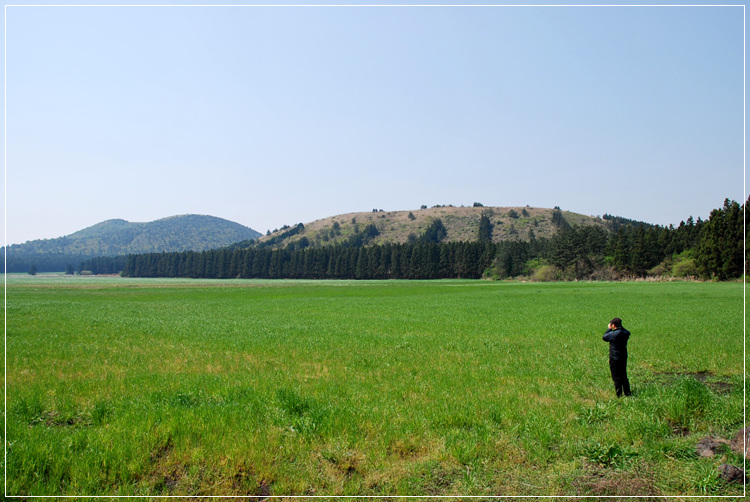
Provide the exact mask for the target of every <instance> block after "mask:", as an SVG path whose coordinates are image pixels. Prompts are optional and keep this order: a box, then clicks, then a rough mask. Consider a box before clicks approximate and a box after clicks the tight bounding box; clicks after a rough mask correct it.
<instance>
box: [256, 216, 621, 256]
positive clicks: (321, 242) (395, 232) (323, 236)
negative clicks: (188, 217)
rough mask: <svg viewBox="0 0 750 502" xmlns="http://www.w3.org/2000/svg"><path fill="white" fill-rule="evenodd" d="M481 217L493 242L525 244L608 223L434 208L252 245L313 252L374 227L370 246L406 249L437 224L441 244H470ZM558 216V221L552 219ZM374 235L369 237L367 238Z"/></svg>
mask: <svg viewBox="0 0 750 502" xmlns="http://www.w3.org/2000/svg"><path fill="white" fill-rule="evenodd" d="M482 215H486V216H487V217H488V218H489V221H490V223H491V225H492V241H493V242H501V241H507V240H529V239H530V238H531V236H533V237H535V238H542V237H552V236H553V235H555V234H556V233H557V231H558V230H559V228H560V226H561V224H562V225H565V224H566V223H567V224H568V225H600V226H602V227H604V228H609V227H610V224H609V222H608V221H606V220H604V219H602V218H600V217H594V216H585V215H582V214H577V213H573V212H570V211H561V210H559V209H557V208H556V209H546V208H534V207H528V206H526V207H484V206H481V207H454V206H435V207H432V208H424V209H419V210H416V209H415V210H413V211H372V212H360V213H348V214H340V215H337V216H331V217H328V218H323V219H320V220H316V221H313V222H311V223H306V224H304V225H297V226H293V227H288V226H287V227H284V228H282V229H281V230H277V231H275V232H273V233H272V234H270V235H266V236H263V237H260V238H259V239H257V240H256V241H255V242H254V243H253V245H254V246H256V247H267V248H271V249H277V248H283V247H286V246H289V245H290V244H293V243H296V242H304V243H305V245H309V246H313V247H318V246H325V245H330V244H336V243H340V244H343V243H345V242H347V241H349V240H350V239H351V238H352V236H355V235H356V234H358V233H361V232H364V231H365V230H366V229H367V228H368V226H370V225H374V226H375V228H376V229H377V235H375V236H373V237H372V238H371V239H370V240H368V242H369V243H370V244H385V243H387V242H389V243H405V242H409V241H410V240H414V239H416V238H418V237H420V236H421V235H422V234H424V232H425V231H426V230H427V228H428V227H429V226H430V225H431V224H432V223H433V222H434V221H436V220H438V219H439V220H440V221H442V223H443V225H444V226H445V229H446V232H447V233H446V236H445V238H444V239H443V241H445V242H452V241H475V240H477V238H478V232H479V223H480V219H481V217H482ZM556 215H557V216H556ZM371 233H374V232H371Z"/></svg>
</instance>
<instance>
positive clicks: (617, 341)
mask: <svg viewBox="0 0 750 502" xmlns="http://www.w3.org/2000/svg"><path fill="white" fill-rule="evenodd" d="M628 338H630V331H628V330H626V329H625V328H623V327H622V326H620V327H619V328H617V329H608V330H607V332H606V333H604V336H603V337H602V339H603V340H604V341H605V342H609V358H610V359H611V360H613V361H619V360H621V359H627V358H628Z"/></svg>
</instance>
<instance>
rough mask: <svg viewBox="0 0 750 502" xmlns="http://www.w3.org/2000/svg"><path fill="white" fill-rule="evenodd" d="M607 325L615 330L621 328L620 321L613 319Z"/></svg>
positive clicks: (616, 318) (617, 318)
mask: <svg viewBox="0 0 750 502" xmlns="http://www.w3.org/2000/svg"><path fill="white" fill-rule="evenodd" d="M609 324H611V325H613V326H614V327H615V328H622V319H620V318H619V317H615V318H614V319H612V320H611V321H610V322H609Z"/></svg>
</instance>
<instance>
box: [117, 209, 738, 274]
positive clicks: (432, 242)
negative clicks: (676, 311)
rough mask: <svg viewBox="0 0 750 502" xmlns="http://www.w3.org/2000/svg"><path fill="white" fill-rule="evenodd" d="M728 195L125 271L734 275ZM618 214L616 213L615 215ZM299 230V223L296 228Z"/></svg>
mask: <svg viewBox="0 0 750 502" xmlns="http://www.w3.org/2000/svg"><path fill="white" fill-rule="evenodd" d="M746 211H747V203H745V205H744V206H740V205H739V204H738V203H737V202H735V201H730V200H728V199H727V200H725V202H724V206H723V207H721V208H719V209H715V210H714V211H712V212H711V215H710V218H709V219H708V220H707V221H702V220H701V219H700V218H698V220H697V221H694V220H693V219H692V217H691V218H688V220H687V221H683V222H681V223H680V225H679V226H678V227H676V228H675V227H673V226H669V227H662V226H655V225H648V224H646V223H641V222H634V221H629V220H618V221H617V226H616V228H617V230H616V231H608V230H606V229H605V228H604V227H601V226H594V225H585V226H579V225H573V226H571V225H568V224H567V222H566V221H565V220H564V218H562V213H560V212H558V211H556V212H555V213H554V214H555V216H554V217H556V218H557V221H556V222H555V225H556V226H557V227H558V229H559V231H558V233H557V234H556V235H555V236H554V237H552V238H544V239H536V238H534V237H533V235H531V236H530V237H531V238H530V239H529V240H528V241H520V240H514V241H504V242H498V243H493V242H492V241H491V233H492V225H491V224H490V223H489V220H487V219H486V218H483V219H482V220H481V221H480V225H479V229H478V232H477V240H476V241H473V242H443V239H445V237H446V232H445V227H444V225H443V223H442V221H440V220H439V219H436V220H435V221H433V223H432V224H431V225H430V227H429V228H428V229H427V230H426V231H425V232H424V234H423V235H422V236H421V237H420V238H418V239H416V240H415V241H413V242H408V243H404V244H390V243H389V244H380V245H366V244H368V243H369V242H370V240H371V239H372V238H373V237H374V236H375V235H377V228H375V227H374V226H372V228H370V227H369V226H368V228H366V229H365V231H364V232H362V233H361V234H360V235H359V236H353V237H352V238H351V239H349V241H347V242H345V243H344V244H337V245H332V246H324V247H310V246H308V245H306V243H303V244H300V243H299V242H297V243H292V244H290V245H288V246H287V247H286V248H283V249H269V248H267V247H249V248H237V247H230V248H223V249H216V250H211V251H203V252H179V253H151V254H140V255H130V256H128V257H127V259H126V260H125V263H124V266H123V267H122V273H123V275H125V276H129V277H192V278H219V279H221V278H247V279H281V278H290V279H451V278H471V279H477V278H481V277H489V278H496V279H504V278H508V277H519V276H526V277H530V278H532V279H536V280H581V279H594V280H596V279H620V278H623V277H645V276H648V275H655V276H675V277H696V278H703V279H716V280H728V279H733V278H738V277H741V276H742V274H743V270H744V265H745V263H744V261H745V256H744V247H743V245H744V238H745V233H744V220H743V219H744V216H745V212H746ZM610 218H614V217H610ZM292 231H294V232H295V233H298V232H300V231H301V228H300V227H299V226H298V227H294V228H293V229H292Z"/></svg>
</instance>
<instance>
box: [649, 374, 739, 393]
mask: <svg viewBox="0 0 750 502" xmlns="http://www.w3.org/2000/svg"><path fill="white" fill-rule="evenodd" d="M655 376H656V377H663V379H662V383H663V384H664V385H667V384H671V383H673V382H674V381H675V380H677V379H679V378H685V377H688V378H694V379H695V380H697V381H699V382H701V383H703V384H705V385H706V386H707V387H708V388H709V389H711V390H712V391H714V392H716V393H718V394H728V393H729V392H731V391H732V384H731V383H729V382H727V381H725V380H722V379H720V378H719V377H717V376H716V374H714V373H712V372H710V371H705V370H704V371H662V372H658V373H655Z"/></svg>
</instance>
